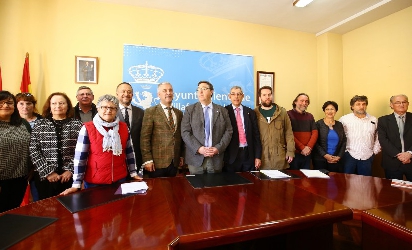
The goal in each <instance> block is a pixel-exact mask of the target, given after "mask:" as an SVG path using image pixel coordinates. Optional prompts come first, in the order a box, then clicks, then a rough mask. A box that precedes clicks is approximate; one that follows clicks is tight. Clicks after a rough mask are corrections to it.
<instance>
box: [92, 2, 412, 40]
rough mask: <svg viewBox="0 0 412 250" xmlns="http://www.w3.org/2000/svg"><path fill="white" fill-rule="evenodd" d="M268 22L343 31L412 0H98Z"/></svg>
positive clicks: (301, 28) (306, 29) (316, 30)
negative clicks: (298, 3)
mask: <svg viewBox="0 0 412 250" xmlns="http://www.w3.org/2000/svg"><path fill="white" fill-rule="evenodd" d="M95 1H100V2H110V3H115V4H126V5H135V6H139V7H144V8H151V9H161V10H168V11H175V12H183V13H190V14H195V15H201V16H209V17H216V18H222V19H229V20H235V21H241V22H248V23H255V24H262V25H268V26H273V27H278V28H284V29H291V30H296V31H303V32H308V33H313V34H316V35H321V34H323V33H325V32H333V33H337V34H344V33H346V32H349V31H351V30H354V29H356V28H359V27H361V26H364V25H366V24H368V23H371V22H373V21H376V20H378V19H380V18H383V17H385V16H388V15H390V14H392V13H395V12H397V11H400V10H402V9H405V8H407V7H409V6H412V0H313V2H312V3H310V4H309V5H308V6H306V7H304V8H297V7H294V6H293V1H294V0H95Z"/></svg>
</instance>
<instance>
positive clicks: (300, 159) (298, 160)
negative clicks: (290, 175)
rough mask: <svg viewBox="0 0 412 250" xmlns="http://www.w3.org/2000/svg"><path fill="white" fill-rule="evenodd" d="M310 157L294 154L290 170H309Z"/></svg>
mask: <svg viewBox="0 0 412 250" xmlns="http://www.w3.org/2000/svg"><path fill="white" fill-rule="evenodd" d="M311 158H312V155H307V156H304V155H302V154H300V153H299V154H296V153H295V158H293V161H292V162H291V163H290V164H289V165H290V168H289V169H291V170H299V169H310V160H311Z"/></svg>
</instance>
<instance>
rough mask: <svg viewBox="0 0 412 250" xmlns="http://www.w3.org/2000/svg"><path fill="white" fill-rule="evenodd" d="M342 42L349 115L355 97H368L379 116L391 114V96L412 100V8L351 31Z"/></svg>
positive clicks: (371, 109) (370, 110)
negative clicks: (406, 96) (403, 96)
mask: <svg viewBox="0 0 412 250" xmlns="http://www.w3.org/2000/svg"><path fill="white" fill-rule="evenodd" d="M342 42H343V84H344V100H345V102H346V104H345V112H346V113H347V112H350V107H349V100H350V99H351V98H352V97H353V96H354V95H356V94H358V95H366V96H368V99H369V106H368V112H370V113H371V114H372V115H374V116H376V117H379V116H382V115H385V114H389V113H391V112H392V110H391V109H390V108H389V98H390V97H391V96H392V95H396V94H400V93H402V94H406V95H408V96H409V98H412V88H411V85H412V46H411V45H412V7H409V8H407V9H404V10H402V11H399V12H397V13H395V14H392V15H390V16H387V17H385V18H382V19H380V20H378V21H375V22H373V23H371V24H368V25H365V26H363V27H361V28H359V29H356V30H354V31H352V32H348V33H346V34H344V35H343V36H342ZM411 100H412V99H411ZM411 110H412V109H411Z"/></svg>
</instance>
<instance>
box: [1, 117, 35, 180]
mask: <svg viewBox="0 0 412 250" xmlns="http://www.w3.org/2000/svg"><path fill="white" fill-rule="evenodd" d="M29 143H30V132H29V131H28V130H27V127H26V125H25V124H24V123H22V124H20V126H13V125H10V124H9V123H8V122H3V121H0V155H1V157H0V180H7V179H13V178H18V177H22V176H25V175H27V172H28V157H29Z"/></svg>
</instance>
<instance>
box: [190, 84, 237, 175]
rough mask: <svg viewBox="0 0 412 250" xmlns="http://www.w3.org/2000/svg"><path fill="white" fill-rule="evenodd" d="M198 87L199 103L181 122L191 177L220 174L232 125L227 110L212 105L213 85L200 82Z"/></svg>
mask: <svg viewBox="0 0 412 250" xmlns="http://www.w3.org/2000/svg"><path fill="white" fill-rule="evenodd" d="M197 86H198V87H197V98H198V99H199V102H197V103H195V104H192V105H190V106H188V107H186V110H185V113H184V115H183V119H182V139H183V141H184V142H185V147H186V151H185V160H186V163H187V165H188V167H189V171H190V174H203V173H204V172H207V173H219V172H222V167H223V156H224V152H225V149H226V147H227V146H228V145H229V143H230V140H231V138H232V133H233V130H232V125H231V123H230V119H229V114H228V111H227V109H225V108H224V107H222V106H220V105H217V104H215V103H212V96H213V85H212V84H211V83H210V82H208V81H200V82H199V83H198V84H197Z"/></svg>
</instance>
